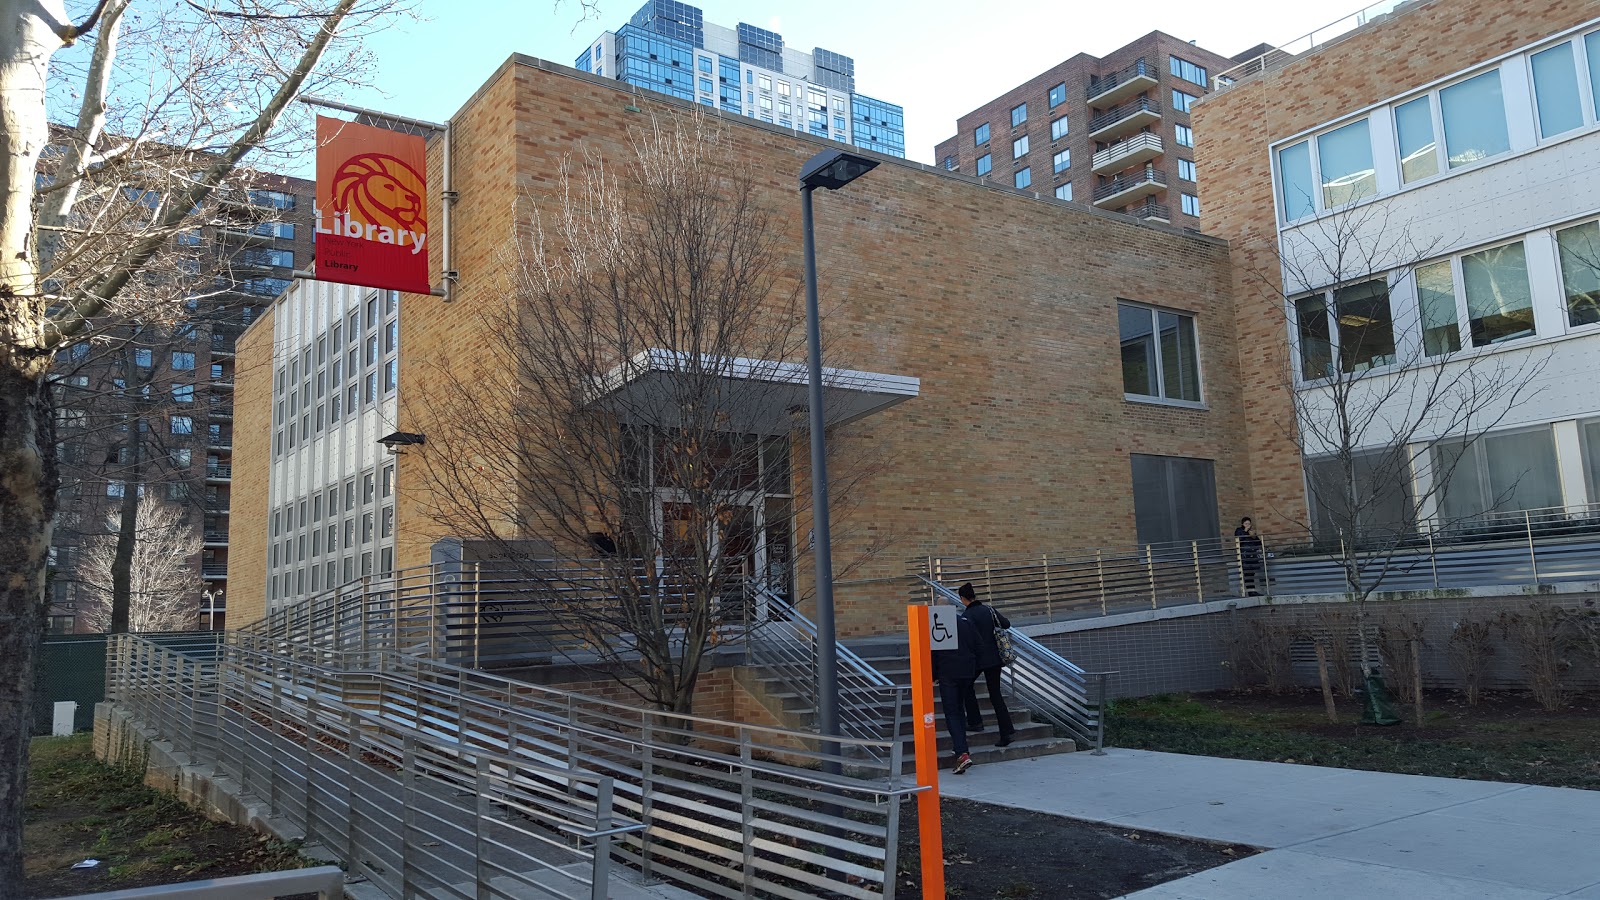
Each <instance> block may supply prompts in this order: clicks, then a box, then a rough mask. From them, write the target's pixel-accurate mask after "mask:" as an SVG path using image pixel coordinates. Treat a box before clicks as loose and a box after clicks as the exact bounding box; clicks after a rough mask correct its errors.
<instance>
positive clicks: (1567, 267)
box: [1556, 32, 1600, 326]
mask: <svg viewBox="0 0 1600 900" xmlns="http://www.w3.org/2000/svg"><path fill="white" fill-rule="evenodd" d="M1596 33H1597V34H1600V32H1596ZM1556 246H1557V247H1558V248H1559V249H1560V253H1561V285H1562V289H1563V293H1564V295H1565V296H1566V301H1567V323H1568V324H1570V325H1573V326H1578V325H1593V324H1595V323H1596V322H1600V222H1589V223H1586V224H1583V225H1578V226H1575V227H1573V228H1564V229H1562V230H1561V231H1558V232H1556Z"/></svg>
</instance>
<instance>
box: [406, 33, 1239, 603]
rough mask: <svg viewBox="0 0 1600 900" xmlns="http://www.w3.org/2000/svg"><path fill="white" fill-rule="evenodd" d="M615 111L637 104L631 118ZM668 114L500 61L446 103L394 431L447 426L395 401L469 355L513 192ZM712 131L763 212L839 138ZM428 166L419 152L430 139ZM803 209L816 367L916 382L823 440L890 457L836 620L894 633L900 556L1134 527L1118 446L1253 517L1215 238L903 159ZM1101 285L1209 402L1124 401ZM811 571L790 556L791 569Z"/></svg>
mask: <svg viewBox="0 0 1600 900" xmlns="http://www.w3.org/2000/svg"><path fill="white" fill-rule="evenodd" d="M630 103H632V104H634V105H637V106H638V107H640V108H641V109H642V112H628V111H627V110H626V109H625V107H626V106H628V105H629V104H630ZM682 109H683V108H682V107H680V106H677V105H674V104H672V103H670V102H667V101H666V100H665V99H664V98H659V99H658V98H655V97H645V96H641V95H637V94H633V93H630V92H629V90H628V89H627V88H626V87H621V86H618V85H617V84H616V83H615V82H606V83H597V82H595V81H592V80H587V79H583V78H580V77H578V76H576V75H573V74H568V70H563V71H551V70H546V69H544V68H539V67H536V66H534V65H531V64H528V63H527V62H525V61H522V60H513V61H512V62H509V63H508V64H507V65H506V66H504V67H502V68H501V70H500V71H499V73H498V74H497V75H496V76H495V78H494V80H492V81H491V83H490V84H488V85H486V86H485V87H484V88H483V89H482V90H480V92H479V94H478V95H477V97H476V98H475V99H474V100H473V101H471V102H469V104H468V105H467V106H466V107H465V108H464V109H463V110H462V111H461V112H460V113H458V114H457V115H456V117H455V118H454V121H455V123H456V134H455V138H454V154H455V170H456V183H455V188H456V189H457V190H458V191H460V192H461V200H460V202H459V203H458V204H457V205H456V206H455V208H454V210H453V225H454V229H455V248H456V257H455V262H454V265H455V267H456V268H458V269H459V270H460V271H461V281H460V283H459V285H458V289H457V295H456V300H455V302H454V303H452V304H449V305H446V304H444V303H442V302H440V301H438V300H436V299H432V298H425V297H407V298H406V299H405V301H404V303H405V304H406V307H405V309H406V313H405V315H403V316H402V317H401V322H402V324H401V328H402V335H401V342H402V344H401V345H402V347H404V348H405V349H404V360H403V365H402V375H401V398H402V412H401V416H400V422H399V423H398V424H399V427H401V428H402V429H405V430H410V431H421V432H423V433H427V432H429V431H430V430H435V429H445V428H449V427H450V425H449V423H444V422H437V423H436V422H429V421H426V420H425V418H424V416H423V413H422V411H421V410H420V408H418V407H417V406H416V405H415V404H412V403H411V402H410V401H409V400H408V397H414V396H417V391H419V390H426V389H427V388H428V387H429V384H430V378H436V375H433V376H430V372H436V371H437V369H436V367H437V366H441V365H447V366H452V367H456V370H457V371H460V370H461V367H467V366H471V365H473V364H475V354H476V352H477V351H478V350H479V348H481V347H483V346H484V342H482V341H481V339H480V338H479V336H478V335H477V333H476V321H477V319H476V316H477V313H478V312H480V311H481V310H483V309H484V308H485V306H486V305H487V304H493V303H498V302H502V298H503V296H504V295H503V292H502V291H501V289H500V283H499V280H498V272H499V271H500V270H501V266H502V265H503V260H504V258H505V257H504V254H505V252H506V250H507V249H508V242H509V240H510V229H511V222H512V219H511V216H512V211H513V200H514V198H516V197H517V195H518V193H519V192H521V194H522V195H523V196H524V197H525V199H526V201H527V202H530V203H533V204H536V205H539V206H542V207H543V208H546V209H550V208H551V204H552V203H553V198H554V192H555V191H556V189H557V177H556V172H557V170H558V167H559V164H560V162H561V161H562V160H563V159H564V158H567V157H569V156H570V155H572V154H575V153H579V152H584V151H591V152H598V153H601V154H603V155H604V156H606V157H607V158H609V159H612V160H618V161H620V160H621V159H622V158H623V157H624V155H625V154H626V152H627V146H628V143H627V142H628V135H629V132H630V129H634V128H638V127H640V126H642V125H645V124H647V123H648V121H649V116H650V115H651V114H657V115H677V114H681V111H682ZM728 128H729V136H730V138H731V140H730V141H729V144H730V145H731V147H732V153H733V155H734V156H735V157H736V159H735V160H734V161H736V162H742V163H749V164H750V165H752V167H753V169H754V171H756V172H757V173H761V178H762V181H763V184H762V187H763V188H764V189H765V190H768V191H770V192H771V195H770V202H771V203H772V204H773V205H774V206H775V207H776V208H778V209H780V210H782V209H792V208H793V207H794V206H797V205H798V198H797V197H796V196H795V182H794V179H795V173H796V172H798V170H799V168H800V165H801V163H802V162H803V161H804V160H805V159H806V158H808V157H809V156H811V155H812V154H813V153H815V152H816V151H817V150H818V149H820V148H821V147H824V146H837V145H830V144H828V143H826V142H823V141H820V140H811V139H807V138H804V137H799V136H795V135H794V134H792V133H790V132H787V131H780V130H778V129H767V128H762V127H760V126H758V125H756V124H754V123H750V122H748V120H743V119H739V120H735V121H732V122H730V123H729V125H728ZM432 159H433V160H434V165H435V166H436V165H437V159H438V147H437V142H436V145H435V147H434V148H433V153H432ZM434 177H435V178H436V179H437V177H438V176H437V174H435V176H434ZM435 183H436V184H437V183H440V182H438V181H435ZM816 205H817V220H818V227H819V235H818V248H817V253H818V259H819V265H820V269H821V271H822V283H821V292H822V296H823V305H824V323H823V329H824V346H825V351H826V353H827V355H828V356H829V357H830V361H831V363H832V364H837V365H843V366H849V367H852V368H858V369H864V370H869V371H876V372H886V373H894V374H902V375H913V376H916V377H919V378H921V379H922V396H921V397H920V398H918V399H916V400H913V401H910V402H908V403H905V404H903V405H901V406H899V407H896V408H895V409H893V410H891V411H889V412H887V413H884V414H882V415H879V416H876V417H873V418H870V419H867V420H864V421H863V422H861V423H859V424H857V425H854V426H850V427H848V428H844V429H840V430H839V433H838V434H836V435H835V437H834V440H835V441H836V446H837V448H838V452H839V453H840V454H841V455H842V456H848V455H849V454H850V453H852V452H858V453H859V452H864V451H862V450H861V449H860V448H863V447H866V446H869V445H871V446H881V447H883V448H885V450H886V452H887V454H888V455H887V460H888V471H886V472H885V473H884V474H883V475H881V476H879V477H878V478H877V479H876V480H875V481H874V482H873V483H872V484H871V486H870V488H869V489H868V490H866V491H864V492H861V493H858V494H857V496H856V498H855V499H856V501H857V503H856V508H855V509H854V510H853V511H852V512H851V514H850V516H849V517H848V518H847V519H846V520H844V521H841V522H840V523H839V525H838V526H837V527H838V529H839V534H837V535H836V539H837V540H836V550H835V556H836V565H839V566H843V565H845V564H846V563H848V562H849V561H850V560H851V559H852V558H858V557H859V556H860V550H861V548H862V547H863V546H864V545H865V544H866V542H867V541H869V540H870V539H871V538H872V537H874V536H876V537H888V538H890V539H892V540H893V542H894V543H893V544H892V546H891V547H890V549H889V550H888V551H887V552H885V553H883V554H881V555H879V556H877V557H876V558H874V559H872V560H870V561H869V562H868V563H866V564H865V565H863V566H862V567H860V568H859V569H858V570H857V571H855V572H853V573H851V575H850V576H849V579H847V580H849V581H851V582H852V583H847V584H845V585H842V586H841V588H840V591H839V620H840V630H841V632H842V633H844V634H856V633H867V632H878V631H886V630H892V629H895V628H898V627H900V626H901V624H902V623H903V621H904V619H903V614H902V613H901V611H900V608H901V606H902V605H903V603H904V602H905V598H906V591H907V584H906V582H905V581H904V580H903V576H904V574H905V571H906V561H907V560H908V559H909V558H912V557H917V556H922V555H925V554H929V553H938V552H946V553H948V552H953V551H954V552H967V553H975V552H992V553H1020V552H1036V551H1041V550H1046V549H1049V550H1061V549H1065V548H1073V547H1083V546H1093V545H1106V544H1126V543H1130V542H1132V541H1133V540H1134V526H1133V504H1132V486H1131V478H1130V471H1129V460H1128V455H1129V454H1130V453H1133V452H1143V453H1158V454H1175V455H1188V456H1199V457H1205V458H1209V459H1215V460H1216V462H1217V482H1218V502H1219V510H1220V516H1221V518H1222V519H1223V520H1224V521H1227V520H1229V519H1231V518H1234V517H1237V516H1238V515H1241V514H1242V512H1243V511H1247V510H1248V509H1249V506H1250V504H1249V503H1248V502H1247V499H1246V497H1247V494H1246V483H1247V480H1248V468H1247V461H1246V459H1245V457H1244V455H1243V453H1241V452H1239V451H1238V448H1237V440H1236V438H1235V437H1234V435H1236V434H1237V433H1238V432H1239V431H1240V430H1241V427H1242V426H1241V421H1242V416H1243V406H1242V402H1241V397H1240V393H1239V390H1238V387H1237V380H1236V378H1235V377H1234V375H1233V371H1234V366H1235V364H1236V359H1237V352H1236V350H1235V348H1234V343H1233V326H1234V311H1233V306H1232V302H1231V299H1230V296H1229V269H1228V266H1227V259H1228V257H1227V251H1226V248H1225V247H1224V246H1223V245H1222V244H1221V243H1220V242H1218V241H1215V240H1212V239H1208V238H1205V237H1201V236H1197V235H1192V234H1184V233H1181V232H1179V231H1177V230H1175V229H1160V228H1153V227H1148V226H1141V225H1136V224H1133V223H1131V222H1129V221H1126V220H1123V219H1121V218H1119V217H1112V216H1108V215H1103V214H1098V213H1095V212H1091V211H1086V210H1084V209H1082V208H1081V207H1072V206H1067V205H1065V204H1061V203H1057V202H1055V201H1053V200H1038V199H1034V198H1032V197H1029V196H1025V195H1023V194H1019V193H1018V192H1015V191H1011V190H1009V189H996V188H994V187H989V186H983V185H979V184H977V183H976V182H975V181H974V180H972V179H969V178H964V177H960V176H952V175H946V174H944V173H942V172H940V171H938V170H936V169H932V168H929V167H925V166H919V165H916V164H912V163H905V162H902V161H889V162H886V163H885V164H884V165H882V166H880V167H879V169H878V170H876V171H874V172H872V173H871V174H870V175H869V176H867V177H866V178H865V179H863V180H862V181H861V182H858V183H857V184H855V185H852V186H851V187H850V188H848V189H846V190H845V191H843V192H840V193H837V194H821V193H819V196H818V197H817V204H816ZM434 217H435V218H434V220H435V221H437V220H438V216H437V212H435V213H434ZM782 221H783V224H782V227H783V228H785V229H786V231H787V233H786V234H784V235H783V246H784V247H785V248H786V252H787V258H786V259H785V260H784V261H783V263H784V265H785V267H786V268H787V270H788V277H789V278H790V279H793V281H791V283H790V284H789V285H783V286H781V287H784V288H787V287H790V286H793V285H795V284H797V282H798V280H799V278H800V275H801V271H802V269H801V244H802V241H801V232H800V222H799V216H798V215H791V216H788V217H786V218H784V219H783V220H782ZM435 262H436V265H437V258H436V260H435ZM1118 298H1128V299H1132V300H1137V301H1141V302H1145V303H1153V304H1158V305H1165V306H1170V307H1174V308H1177V309H1181V310H1186V311H1190V312H1193V313H1195V314H1196V315H1197V317H1198V324H1199V328H1200V341H1201V348H1202V351H1201V353H1202V365H1203V367H1204V373H1205V376H1204V380H1205V390H1206V399H1207V401H1208V404H1209V409H1208V410H1206V411H1192V410H1180V409H1170V408H1162V407H1153V406H1149V405H1141V404H1130V403H1126V402H1124V400H1123V399H1122V387H1121V381H1120V377H1121V374H1120V361H1119V359H1120V357H1119V344H1118V336H1117V316H1116V301H1117V299H1118ZM418 452H419V453H425V452H427V449H426V448H423V449H421V450H419V451H418ZM795 456H796V460H797V465H796V469H797V478H796V484H795V490H796V492H797V493H798V494H801V495H804V494H805V493H806V492H807V491H808V490H809V487H808V485H807V484H806V482H805V477H804V471H805V467H804V464H803V461H804V458H805V452H804V448H803V447H797V452H796V454H795ZM416 461H417V457H413V456H412V455H411V454H409V453H408V454H407V455H405V456H402V457H400V470H399V475H398V491H399V495H400V496H399V497H398V498H397V505H398V515H399V526H398V527H399V528H400V539H399V540H400V544H399V547H400V549H399V565H401V566H411V565H416V564H418V563H422V562H426V561H427V555H428V548H429V547H430V546H431V545H432V543H433V542H434V541H435V540H436V539H437V538H438V537H439V536H441V535H442V534H443V533H445V529H442V528H440V527H439V526H437V525H435V524H434V523H432V522H430V521H427V520H426V518H425V516H424V515H423V513H422V511H421V507H422V502H421V501H422V499H423V498H422V497H421V496H420V495H419V494H420V492H419V490H418V489H417V487H416V479H415V477H414V475H413V472H412V469H411V467H412V466H413V465H415V464H416ZM807 528H808V523H806V522H803V521H802V522H801V523H799V527H798V528H797V529H796V533H797V535H799V536H800V543H801V545H802V546H801V547H800V549H801V550H802V551H804V546H803V545H804V535H805V534H806V531H807ZM811 566H812V560H811V556H810V554H809V553H805V552H802V553H801V554H800V557H799V560H798V562H797V568H798V569H799V570H800V572H801V575H802V581H805V580H807V579H805V574H806V573H809V572H810V571H811Z"/></svg>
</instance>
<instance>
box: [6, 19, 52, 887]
mask: <svg viewBox="0 0 1600 900" xmlns="http://www.w3.org/2000/svg"><path fill="white" fill-rule="evenodd" d="M45 16H56V17H57V19H58V21H61V20H64V18H65V16H64V15H63V12H62V4H61V2H60V0H0V166H3V167H4V172H3V175H0V900H13V898H16V897H20V896H21V895H22V811H23V800H24V793H25V790H26V786H27V760H28V738H29V734H28V733H29V732H30V731H31V730H32V728H31V725H32V719H33V716H32V715H31V713H32V705H33V684H34V660H35V656H36V654H37V652H38V646H39V640H40V638H41V636H42V634H43V631H44V616H45V595H44V583H45V563H46V560H47V558H48V555H49V548H50V538H51V534H52V528H53V523H52V519H53V518H54V516H55V507H56V494H55V492H56V466H55V458H54V456H52V455H51V451H50V448H51V447H53V446H54V435H53V430H54V422H53V420H52V418H51V417H52V416H53V414H54V413H53V404H52V403H51V397H50V392H49V389H48V387H47V385H46V381H45V375H46V374H47V373H48V372H49V370H50V351H49V349H48V348H47V347H46V345H45V342H44V312H45V309H44V300H43V298H41V297H40V296H39V290H38V270H37V268H36V260H35V258H34V255H33V221H32V218H33V210H32V199H33V190H32V188H33V176H34V170H35V168H36V167H37V165H38V162H39V154H40V152H41V151H43V149H44V145H45V141H46V140H47V138H48V127H47V121H46V118H45V74H46V69H47V66H48V64H49V61H50V56H51V54H52V53H54V52H55V51H56V49H58V48H59V47H60V45H61V41H60V39H59V38H57V37H56V36H55V34H54V33H53V30H52V28H51V23H50V22H48V21H46V19H45V18H44V17H45Z"/></svg>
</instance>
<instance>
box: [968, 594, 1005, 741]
mask: <svg viewBox="0 0 1600 900" xmlns="http://www.w3.org/2000/svg"><path fill="white" fill-rule="evenodd" d="M956 593H957V594H959V595H960V597H961V602H962V603H964V604H966V607H967V611H966V612H964V613H962V618H964V619H966V620H967V621H969V622H971V623H972V631H973V633H974V636H975V637H976V638H977V642H978V643H977V657H978V661H977V664H978V674H979V675H980V676H982V678H983V679H984V682H985V683H986V684H988V686H989V704H990V705H991V706H993V707H994V717H995V720H996V721H998V722H999V723H1000V740H998V741H995V742H994V745H995V746H996V747H1004V746H1007V745H1008V744H1010V743H1011V736H1012V735H1013V734H1014V733H1016V727H1015V726H1013V725H1012V724H1011V710H1009V709H1007V708H1006V698H1005V695H1004V694H1002V693H1001V692H1000V669H1001V668H1002V667H1003V666H1004V665H1005V663H1004V661H1003V660H1001V659H1000V645H999V644H998V643H997V642H996V641H995V637H994V632H995V629H997V628H1010V627H1011V622H1010V621H1008V620H1007V619H1006V617H1005V616H1004V615H1003V614H1002V613H1001V612H1000V611H999V610H997V609H995V608H994V607H991V606H986V605H984V603H983V601H981V600H979V599H978V592H977V591H976V590H974V589H973V587H972V582H970V581H969V582H967V583H966V584H963V585H962V586H961V589H960V590H958V591H957V592H956ZM974 680H976V679H974ZM965 705H966V708H967V717H966V718H967V730H968V731H982V730H983V710H981V709H979V708H978V692H977V691H976V690H975V689H974V688H973V686H972V685H971V684H969V685H968V686H967V695H966V697H965Z"/></svg>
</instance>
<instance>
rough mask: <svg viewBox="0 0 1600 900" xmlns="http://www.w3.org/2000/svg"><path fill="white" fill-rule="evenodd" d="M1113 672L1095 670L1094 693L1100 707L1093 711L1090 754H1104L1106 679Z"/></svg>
mask: <svg viewBox="0 0 1600 900" xmlns="http://www.w3.org/2000/svg"><path fill="white" fill-rule="evenodd" d="M1113 674H1115V673H1113V672H1096V673H1095V677H1096V679H1097V680H1098V681H1099V682H1100V684H1099V688H1098V690H1097V691H1096V693H1097V694H1098V695H1099V706H1100V708H1099V709H1097V710H1096V711H1095V717H1094V751H1093V752H1091V753H1090V754H1089V755H1090V756H1105V755H1106V679H1107V678H1109V677H1110V676H1112V675H1113Z"/></svg>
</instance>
